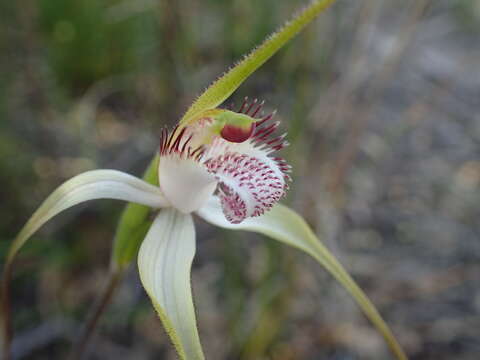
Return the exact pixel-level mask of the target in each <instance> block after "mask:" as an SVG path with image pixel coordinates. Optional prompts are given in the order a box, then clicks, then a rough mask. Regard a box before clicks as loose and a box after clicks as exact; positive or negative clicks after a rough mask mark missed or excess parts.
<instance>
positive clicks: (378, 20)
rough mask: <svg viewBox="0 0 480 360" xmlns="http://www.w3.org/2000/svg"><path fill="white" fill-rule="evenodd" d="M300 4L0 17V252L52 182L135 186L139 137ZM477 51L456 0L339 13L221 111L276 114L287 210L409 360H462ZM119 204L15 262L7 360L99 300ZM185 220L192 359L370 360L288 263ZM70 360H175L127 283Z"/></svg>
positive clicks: (476, 6) (472, 339) (66, 10)
mask: <svg viewBox="0 0 480 360" xmlns="http://www.w3.org/2000/svg"><path fill="white" fill-rule="evenodd" d="M304 3H305V1H304V0H295V1H293V0H290V1H279V0H262V1H254V0H241V1H237V0H229V1H225V0H223V1H219V0H202V1H192V0H179V1H170V0H159V1H153V0H138V1H127V0H123V1H114V0H106V1H96V0H83V1H73V0H68V1H67V0H40V1H37V2H34V1H27V2H25V1H16V2H15V1H10V2H8V1H3V2H2V3H1V4H0V27H1V31H0V69H1V71H0V189H1V191H0V203H1V205H0V209H1V217H0V256H2V257H3V256H4V254H5V251H6V248H7V246H8V243H9V242H10V241H11V240H12V238H13V237H14V235H15V233H16V231H18V229H20V227H21V226H22V225H23V222H24V221H25V220H26V219H27V218H28V216H29V215H30V214H31V213H32V211H33V210H34V209H35V208H36V207H37V206H38V204H39V203H40V202H41V200H43V199H44V198H45V197H46V196H47V195H48V194H49V193H50V192H51V191H52V190H53V189H54V188H55V187H56V186H57V185H58V184H60V183H61V182H62V181H64V180H66V179H67V178H69V177H71V176H73V175H75V174H78V173H80V172H82V171H85V170H88V169H94V168H114V169H119V170H124V171H127V172H130V173H133V174H136V175H140V174H141V173H142V171H143V170H144V168H145V167H146V165H147V164H148V161H149V160H150V158H151V156H152V154H153V153H154V152H155V151H156V148H157V145H158V135H159V133H160V129H161V128H162V127H163V126H171V125H173V124H174V123H175V122H176V121H178V119H179V118H180V117H181V115H182V113H183V112H184V111H185V110H186V107H187V105H188V104H189V103H190V102H191V101H192V100H193V98H194V97H195V96H196V95H197V94H199V92H200V91H201V90H202V89H203V88H204V87H206V86H207V85H208V84H209V83H210V82H211V81H212V80H213V79H214V78H215V77H217V76H218V75H219V74H220V73H222V72H223V71H224V70H225V69H226V68H227V67H228V66H229V65H230V64H232V63H233V62H234V61H235V60H237V59H239V57H240V56H241V55H242V54H243V53H245V52H246V51H248V50H249V49H250V48H251V47H252V46H254V45H255V44H258V43H259V42H260V41H261V40H262V39H263V38H264V37H265V35H266V34H268V33H270V32H271V31H272V30H273V29H274V28H275V27H276V26H277V25H278V24H281V23H282V22H283V20H284V19H286V18H288V17H289V16H290V15H291V13H292V12H293V11H295V9H298V8H299V6H301V5H302V4H304ZM479 34H480V2H479V1H477V0H455V1H454V0H440V1H439V0H437V1H428V0H409V1H394V0H389V1H383V0H371V1H366V0H365V1H353V0H342V1H339V2H338V3H337V4H336V5H335V6H334V7H333V8H332V9H331V10H330V11H328V12H327V13H326V14H324V15H322V17H321V18H320V19H319V20H318V21H316V22H315V23H314V24H313V25H311V26H310V27H309V28H308V29H307V30H306V31H305V32H304V33H303V34H302V35H301V36H300V37H299V38H297V39H296V40H295V41H294V42H293V43H292V44H291V45H289V46H288V47H287V48H286V49H285V50H282V51H281V52H280V53H279V54H278V55H277V56H275V57H274V58H273V59H272V60H271V61H269V62H268V64H267V65H266V66H264V67H263V68H262V69H261V70H260V71H259V72H257V74H256V75H255V76H253V77H252V78H251V79H250V80H248V82H247V83H246V84H244V85H243V86H242V87H241V89H240V90H239V91H238V92H237V93H236V94H235V95H234V96H233V98H232V100H233V101H236V102H239V101H241V99H242V98H243V97H244V96H245V95H248V96H250V97H259V98H261V99H264V100H266V105H267V109H269V110H272V109H274V108H277V109H278V115H277V116H278V117H280V118H281V119H282V120H283V124H284V126H285V128H286V129H288V130H289V140H290V142H291V143H292V145H291V146H290V148H289V149H287V150H286V151H284V155H285V156H286V157H287V158H288V159H289V161H290V162H291V163H292V164H293V165H294V174H293V175H294V176H293V177H294V182H293V184H292V190H291V191H290V194H289V197H288V199H286V201H287V202H289V203H290V204H291V205H292V206H293V207H295V208H296V209H297V210H298V211H300V212H301V213H302V214H304V215H305V216H306V217H307V218H308V219H309V221H310V223H311V224H312V226H313V227H314V228H315V229H316V230H317V232H318V233H319V234H320V235H321V236H322V237H323V239H324V241H325V242H326V243H327V244H328V245H329V247H330V249H332V251H334V253H335V254H336V255H337V256H338V257H339V258H340V259H341V261H342V262H343V264H344V265H345V266H346V268H347V269H349V270H350V272H351V273H352V274H353V275H354V277H355V278H356V280H357V281H358V282H359V283H360V284H361V285H362V287H363V288H364V289H365V290H366V292H367V293H368V294H369V295H370V296H371V298H372V300H373V301H374V302H375V303H376V304H377V305H378V307H379V309H380V310H381V312H382V313H383V315H384V317H385V319H386V320H387V322H389V324H390V325H391V326H392V328H393V330H394V331H395V332H396V334H397V336H398V339H399V341H400V342H401V343H402V344H403V345H404V347H405V349H406V351H407V352H408V353H409V354H410V356H411V358H412V359H422V360H423V359H436V360H441V359H472V360H473V359H477V358H478V354H479V353H480V338H479V334H480V287H479V285H478V284H479V283H480V275H479V274H480V261H479V260H480V241H479V240H480V239H479V237H480V227H479V222H478V219H479V216H480V205H479V204H480V147H479V146H480V121H479V120H480V115H479V114H480V102H479V99H480V72H479V67H478V64H479V63H480V42H479V41H478V38H479ZM122 206H123V205H122V204H120V203H119V202H114V201H105V202H97V203H95V204H91V205H90V206H88V205H87V206H81V207H80V208H78V209H76V210H69V211H68V212H67V213H65V214H63V215H61V216H59V217H58V218H56V219H55V220H53V221H52V222H51V223H50V224H49V225H48V226H46V227H45V229H44V230H43V231H41V232H40V233H39V235H36V236H35V239H34V241H32V242H31V243H30V244H29V245H28V246H27V247H26V248H25V249H24V250H23V252H22V254H21V256H20V257H19V260H18V263H17V267H16V269H17V271H16V273H15V274H14V278H15V281H14V286H13V298H14V308H15V313H14V321H15V328H16V330H17V331H16V333H17V337H16V339H15V343H14V351H15V354H16V355H17V358H19V359H63V358H64V356H65V354H66V353H67V351H68V348H69V345H70V343H71V341H72V340H73V339H74V337H75V334H76V331H77V329H78V328H79V326H80V324H81V323H82V322H83V321H84V318H85V314H86V312H87V309H88V308H89V306H90V305H91V303H92V301H93V299H94V298H95V296H96V295H97V294H98V293H99V291H100V289H101V286H102V280H103V279H104V276H105V273H106V271H107V265H108V260H109V257H110V250H111V245H112V238H113V234H114V230H115V225H116V222H117V220H118V215H119V214H120V211H121V209H122ZM198 223H199V225H200V227H199V231H198V253H197V257H196V261H195V264H194V272H193V286H194V293H195V299H196V305H197V312H198V320H199V327H200V333H201V337H202V340H203V342H204V347H205V351H206V354H207V357H208V358H209V359H279V360H280V359H281V360H287V359H336V360H339V359H342V360H346V359H385V358H386V357H387V356H389V355H388V352H387V349H386V347H385V345H384V343H383V341H382V339H381V338H380V336H379V335H378V334H377V333H376V332H375V330H374V329H373V328H372V327H371V326H370V325H369V324H368V323H367V322H366V320H365V319H364V318H363V316H362V315H361V313H360V311H359V310H358V308H357V307H356V306H355V305H354V304H353V302H352V301H351V300H350V298H349V297H348V296H346V294H345V292H344V291H343V290H342V289H340V288H339V286H338V285H337V284H336V283H335V282H334V281H332V280H331V279H330V278H329V277H328V276H327V275H326V274H325V273H324V272H323V271H321V270H320V269H319V268H318V267H317V266H315V265H314V264H313V262H312V261H310V260H309V259H306V257H305V256H304V255H302V254H299V253H297V252H295V251H294V250H291V249H287V248H284V247H282V246H280V245H277V244H276V243H274V242H271V241H267V240H265V239H261V238H260V237H258V236H254V235H252V234H246V233H231V232H228V233H227V232H222V231H220V230H215V229H213V228H212V227H210V226H207V225H205V224H203V223H201V221H200V220H198ZM250 238H251V239H250ZM89 358H90V359H115V358H120V359H157V358H166V359H173V358H174V354H173V350H172V347H171V346H170V345H169V344H168V339H167V336H166V335H165V334H164V333H163V330H162V328H161V325H160V322H159V321H158V319H157V318H156V316H155V314H154V313H153V311H152V310H151V307H150V305H149V304H148V300H147V298H146V296H145V294H144V292H143V290H142V289H141V286H140V284H139V281H138V277H137V274H136V270H135V269H132V271H131V274H130V275H129V277H128V278H127V279H126V281H125V282H124V283H123V285H122V288H121V289H120V291H119V292H118V294H117V297H116V299H115V301H114V303H113V305H112V306H111V307H110V308H109V310H108V312H107V314H106V316H105V317H104V319H103V321H102V324H101V327H100V329H99V334H98V337H97V339H96V341H95V342H94V344H93V345H92V348H91V354H90V357H89Z"/></svg>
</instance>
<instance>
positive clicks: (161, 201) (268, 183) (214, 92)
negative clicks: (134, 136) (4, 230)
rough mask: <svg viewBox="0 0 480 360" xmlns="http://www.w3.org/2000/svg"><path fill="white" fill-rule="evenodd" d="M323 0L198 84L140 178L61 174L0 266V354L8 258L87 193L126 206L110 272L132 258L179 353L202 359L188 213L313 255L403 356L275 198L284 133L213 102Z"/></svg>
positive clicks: (247, 105) (284, 185)
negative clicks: (203, 85) (201, 87)
mask: <svg viewBox="0 0 480 360" xmlns="http://www.w3.org/2000/svg"><path fill="white" fill-rule="evenodd" d="M333 1H334V0H317V1H313V2H312V3H311V4H310V5H309V6H307V7H306V8H305V9H304V10H303V11H301V12H300V13H298V15H297V16H296V17H294V18H293V19H292V20H291V21H290V22H288V23H286V25H285V26H284V27H282V28H281V29H280V30H279V31H278V32H276V33H274V34H273V35H272V36H270V37H268V38H267V40H265V42H264V43H263V44H262V45H261V46H260V47H258V48H256V49H255V50H254V51H252V53H250V54H249V55H248V56H246V57H245V58H244V59H243V60H242V61H241V62H239V63H238V64H237V65H236V66H235V67H233V68H232V69H230V70H229V71H228V72H227V73H226V74H225V75H224V76H223V77H221V78H219V79H218V80H217V81H215V82H214V83H213V84H212V85H211V86H210V87H209V88H208V89H207V90H205V92H204V93H203V94H202V95H201V96H200V97H199V98H198V99H197V100H196V101H195V102H194V103H193V105H192V106H191V107H190V109H189V110H188V111H187V112H186V114H185V115H184V117H183V118H182V119H181V121H180V123H179V125H178V126H177V127H175V128H174V129H173V130H171V131H168V130H166V129H164V130H163V131H162V132H161V134H160V145H159V150H158V154H157V156H156V157H155V159H154V161H152V164H151V166H150V167H149V170H148V171H147V173H146V176H145V177H144V180H141V179H139V178H136V177H134V176H131V175H128V174H125V173H123V172H119V171H115V170H94V171H89V172H86V173H83V174H80V175H77V176H75V177H74V178H72V179H70V180H68V181H67V182H65V183H64V184H63V185H61V186H60V187H59V188H58V189H57V190H55V191H54V192H53V193H52V194H51V195H50V196H49V197H48V198H47V199H46V200H45V201H44V203H43V204H42V205H41V206H40V208H39V209H38V210H37V211H36V212H35V213H34V214H33V216H32V217H31V218H30V220H29V221H28V222H27V223H26V225H25V226H24V228H23V229H22V230H21V231H20V233H19V234H18V236H17V237H16V239H15V240H14V242H13V243H12V246H11V248H10V251H9V253H8V256H7V260H6V263H5V267H4V274H3V281H2V310H3V319H4V321H3V330H4V358H5V359H8V358H9V354H10V351H9V349H10V342H11V325H10V323H9V321H8V320H9V316H6V314H9V313H10V306H9V295H8V283H9V279H10V275H11V270H12V263H13V260H14V257H15V255H16V254H17V252H18V250H19V249H20V248H21V247H22V246H23V245H24V244H25V242H26V241H27V240H28V239H29V238H30V237H31V236H32V235H33V234H34V233H35V232H36V231H37V230H38V229H39V228H40V227H41V226H42V225H43V224H44V223H46V222H47V221H48V220H49V219H51V218H52V217H54V216H55V215H57V214H58V213H60V212H62V211H63V210H65V209H67V208H70V207H72V206H74V205H76V204H79V203H82V202H85V201H88V200H94V199H118V200H124V201H127V202H130V203H134V204H129V205H128V207H127V208H126V210H125V212H124V214H123V216H122V219H121V221H120V224H119V227H118V231H117V235H116V241H115V246H114V251H113V256H112V269H113V271H117V272H121V271H122V270H123V269H125V267H126V266H127V265H128V264H130V263H131V261H132V260H133V259H134V258H135V256H137V259H138V269H139V273H140V279H141V281H142V284H143V286H144V288H145V290H146V292H147V293H148V295H149V297H150V299H151V301H152V303H153V305H154V307H155V309H156V311H157V313H158V315H159V317H160V319H161V321H162V323H163V325H164V327H165V329H166V331H167V333H168V335H169V336H170V338H171V340H172V342H173V344H174V345H175V348H176V350H177V352H178V355H179V356H180V358H182V359H188V360H196V359H204V353H203V350H202V347H201V344H200V338H199V335H198V330H197V324H196V319H195V310H194V306H193V300H192V293H191V286H190V271H191V265H192V261H193V258H194V255H195V246H196V241H195V228H194V224H193V219H192V214H193V213H196V214H197V215H198V216H199V217H200V218H203V219H204V220H206V221H207V222H209V223H212V224H213V225H216V226H219V227H223V228H228V229H235V230H247V231H254V232H258V233H261V234H264V235H266V236H268V237H271V238H273V239H275V240H278V241H281V242H283V243H285V244H287V245H290V246H293V247H295V248H297V249H300V250H302V251H304V252H305V253H307V254H309V255H310V256H312V257H313V258H315V259H316V260H317V261H318V262H319V263H320V264H321V265H322V266H323V267H324V268H325V269H326V270H327V271H329V272H330V273H331V274H332V275H333V276H334V277H335V278H336V279H337V280H338V281H339V283H340V284H342V285H343V286H344V287H345V289H346V290H347V291H348V292H349V293H350V294H351V295H352V296H353V298H354V299H355V300H356V301H357V303H358V304H359V306H360V307H361V309H362V310H363V311H364V313H365V315H366V316H367V317H368V318H369V319H370V320H371V321H372V323H373V324H374V325H375V326H376V327H377V329H378V330H379V332H380V333H381V334H382V335H383V336H384V338H385V339H386V341H387V343H388V345H389V346H390V348H391V349H392V351H393V353H394V354H395V355H396V357H397V358H398V359H406V356H405V354H404V353H403V351H402V349H401V348H400V346H399V345H398V343H397V342H396V340H395V338H394V337H393V335H392V334H391V332H390V330H389V328H388V326H387V325H386V324H385V322H384V321H383V319H382V318H381V316H380V315H379V313H378V312H377V311H376V309H375V307H374V306H373V305H372V303H371V302H370V301H369V300H368V298H367V297H366V296H365V294H364V293H363V292H362V291H361V289H360V288H359V287H358V286H357V285H356V284H355V282H354V281H353V280H352V278H351V277H350V276H349V275H348V273H347V272H346V271H345V270H344V268H343V267H342V265H340V263H339V262H338V261H337V260H336V259H335V257H334V256H333V255H332V254H331V253H330V252H329V251H328V249H327V248H326V247H325V246H323V245H322V243H321V242H320V241H319V239H318V238H317V237H316V236H315V234H314V233H313V232H312V230H311V229H310V228H309V227H308V225H307V224H306V222H305V221H304V220H303V218H302V217H301V216H300V215H298V214H297V213H296V212H294V211H293V210H291V209H289V208H288V207H286V206H283V205H281V204H279V203H278V202H279V200H280V199H281V198H282V197H283V196H284V195H285V192H286V191H287V189H288V183H289V182H290V176H289V172H290V167H289V165H287V164H286V162H285V161H284V160H283V159H281V158H279V157H276V155H275V154H274V153H275V152H276V151H278V150H281V149H282V148H283V147H284V146H286V145H287V143H286V141H285V140H284V138H285V135H280V136H279V135H278V134H276V130H277V127H278V122H275V121H274V119H273V115H274V114H270V115H266V116H263V115H262V114H261V108H262V105H263V103H258V102H256V101H253V102H248V101H247V100H246V101H244V103H243V104H242V105H241V106H240V108H238V109H237V110H236V111H234V110H232V109H222V108H219V105H220V104H221V103H222V102H224V101H225V100H226V99H227V98H228V97H229V96H230V95H231V94H232V93H233V92H234V91H235V89H237V88H238V87H239V86H240V84H241V83H242V82H243V81H244V80H245V79H246V78H247V77H248V76H250V75H251V74H252V73H253V72H254V71H255V70H256V69H257V68H258V67H260V66H261V65H262V64H263V63H264V62H265V61H266V60H268V59H269V58H270V57H271V56H272V55H273V54H275V53H276V52H277V51H278V50H279V49H280V48H281V47H282V46H283V45H285V44H286V43H287V42H288V41H289V40H290V39H291V38H293V37H294V36H295V35H296V34H297V33H298V32H300V31H301V30H302V29H303V28H304V27H305V26H306V25H307V24H308V23H309V22H311V21H312V20H313V19H314V18H315V17H316V16H317V15H318V14H319V13H321V12H322V11H323V10H324V9H325V8H326V7H327V6H328V5H330V4H331V3H333ZM151 209H153V213H154V214H155V216H154V220H153V222H152V220H151V214H152V210H151Z"/></svg>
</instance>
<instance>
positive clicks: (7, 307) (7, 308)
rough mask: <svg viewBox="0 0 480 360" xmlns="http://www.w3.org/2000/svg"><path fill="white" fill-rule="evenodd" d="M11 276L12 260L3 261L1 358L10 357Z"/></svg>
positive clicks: (11, 329) (5, 359) (6, 359)
mask: <svg viewBox="0 0 480 360" xmlns="http://www.w3.org/2000/svg"><path fill="white" fill-rule="evenodd" d="M11 277H12V262H11V261H8V260H7V262H6V263H5V267H4V269H3V276H2V286H1V288H2V296H1V299H0V301H1V311H2V337H3V359H4V360H10V359H11V347H12V338H13V327H12V317H11V314H12V311H11V304H10V286H9V285H10V278H11Z"/></svg>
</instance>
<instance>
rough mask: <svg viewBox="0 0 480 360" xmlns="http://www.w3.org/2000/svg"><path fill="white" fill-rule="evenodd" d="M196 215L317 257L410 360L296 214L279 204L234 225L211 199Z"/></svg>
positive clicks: (395, 349)
mask: <svg viewBox="0 0 480 360" xmlns="http://www.w3.org/2000/svg"><path fill="white" fill-rule="evenodd" d="M197 213H198V215H199V216H201V217H202V218H203V219H205V220H206V221H208V222H210V223H212V224H213V225H216V226H219V227H223V228H227V229H237V230H250V231H254V232H258V233H261V234H264V235H266V236H268V237H270V238H272V239H275V240H278V241H281V242H283V243H285V244H288V245H291V246H294V247H296V248H298V249H300V250H303V251H305V252H306V253H308V254H309V255H311V256H312V257H314V258H315V259H316V260H317V261H318V262H319V263H320V264H321V265H322V266H323V267H325V269H327V270H328V271H329V272H330V273H331V274H332V275H333V276H334V277H335V279H336V280H337V281H338V282H339V283H341V284H342V285H343V286H344V287H345V289H346V290H347V291H348V292H349V293H350V294H351V295H352V296H353V298H354V299H355V301H356V302H357V303H358V305H359V306H360V307H361V308H362V310H363V312H364V313H365V315H366V316H367V317H368V318H369V319H370V321H372V323H373V324H374V325H375V327H376V328H377V330H378V331H379V332H380V333H381V334H382V335H383V337H384V338H385V340H386V341H387V343H388V345H389V346H390V348H391V350H392V352H393V353H394V354H395V355H396V357H397V358H398V359H402V360H404V359H407V357H406V355H405V354H404V352H403V350H402V348H401V347H400V345H399V344H398V342H397V341H396V340H395V337H394V336H393V334H392V333H391V331H390V329H389V327H388V325H387V324H386V323H385V322H384V321H383V319H382V317H381V316H380V314H379V313H378V311H377V310H376V308H375V306H374V305H373V304H372V303H371V302H370V300H369V299H368V298H367V296H366V295H365V294H364V292H363V291H362V290H361V289H360V288H359V287H358V286H357V284H356V283H355V281H354V280H353V279H352V278H351V277H350V275H348V273H347V272H346V270H345V269H344V268H343V266H342V265H341V264H340V263H339V262H338V261H337V260H336V259H335V257H334V256H333V255H332V254H331V253H330V251H329V250H328V249H327V248H326V247H325V246H324V245H323V244H322V243H321V242H320V241H319V239H318V238H317V237H316V236H315V234H314V233H313V231H312V230H311V229H310V227H309V226H308V225H307V223H306V222H305V220H304V219H303V218H302V217H301V216H300V215H298V214H297V213H296V212H295V211H293V210H291V209H289V208H288V207H286V206H283V205H281V204H277V205H275V206H274V207H273V208H272V209H271V210H270V211H269V212H267V213H265V214H264V215H262V216H259V217H255V218H248V219H245V220H244V221H243V222H242V223H240V224H232V223H230V222H228V221H227V220H226V219H225V215H224V214H223V212H222V208H221V205H220V202H219V200H218V198H216V197H212V198H211V199H210V201H209V202H208V204H207V205H206V206H204V207H203V208H201V209H200V210H199V211H198V212H197Z"/></svg>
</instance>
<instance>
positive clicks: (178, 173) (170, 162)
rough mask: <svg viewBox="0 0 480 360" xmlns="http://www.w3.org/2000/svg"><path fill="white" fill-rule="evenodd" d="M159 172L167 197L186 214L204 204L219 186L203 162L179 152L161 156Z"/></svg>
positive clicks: (161, 184) (161, 186)
mask: <svg viewBox="0 0 480 360" xmlns="http://www.w3.org/2000/svg"><path fill="white" fill-rule="evenodd" d="M158 173H159V184H160V188H161V189H162V191H163V193H164V194H165V197H166V198H167V199H168V200H169V201H170V203H171V204H172V206H173V207H175V208H176V209H178V210H180V211H181V212H183V213H184V214H188V213H191V212H192V211H195V210H198V209H199V208H200V207H201V206H203V205H204V204H205V203H206V201H207V200H208V198H209V197H210V196H211V195H212V194H213V192H214V191H215V188H216V186H217V181H216V180H215V178H214V177H213V176H212V175H211V174H209V173H208V172H207V171H206V170H205V168H204V167H203V165H202V164H200V163H199V162H198V161H196V160H195V159H192V158H188V157H183V156H181V155H179V154H177V153H172V154H169V155H165V156H161V157H160V164H159V170H158Z"/></svg>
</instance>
